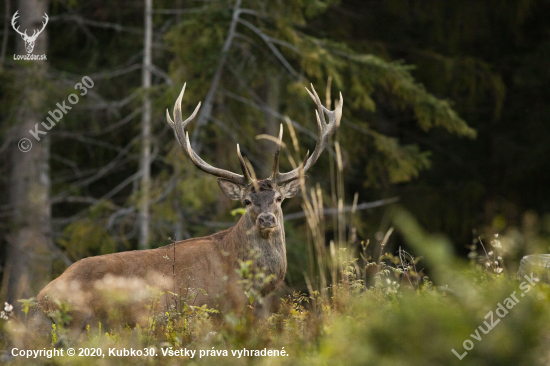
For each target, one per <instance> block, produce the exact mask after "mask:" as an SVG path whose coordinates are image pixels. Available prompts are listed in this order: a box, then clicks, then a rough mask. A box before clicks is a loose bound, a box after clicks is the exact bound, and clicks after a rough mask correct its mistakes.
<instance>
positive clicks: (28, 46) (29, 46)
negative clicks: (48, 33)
mask: <svg viewBox="0 0 550 366" xmlns="http://www.w3.org/2000/svg"><path fill="white" fill-rule="evenodd" d="M18 13H19V10H17V11H16V12H15V14H13V17H12V18H11V26H12V27H13V29H14V30H15V31H16V32H17V33H18V34H19V35H20V36H21V38H23V41H25V50H26V51H27V54H26V55H16V54H14V55H13V59H14V60H46V55H33V54H32V51H33V49H34V42H36V39H37V38H38V36H39V35H40V33H42V31H43V30H44V28H46V24H48V14H46V13H44V22H42V29H40V30H37V29H35V30H34V31H33V33H32V36H29V35H28V34H27V30H26V29H25V31H24V32H21V31H20V30H19V26H16V24H15V23H16V20H17V18H19V14H18Z"/></svg>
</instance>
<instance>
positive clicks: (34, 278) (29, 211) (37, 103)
mask: <svg viewBox="0 0 550 366" xmlns="http://www.w3.org/2000/svg"><path fill="white" fill-rule="evenodd" d="M48 4H49V2H48V1H47V0H19V1H18V7H17V9H18V10H19V14H20V17H19V18H18V22H19V24H20V29H21V30H24V29H28V30H29V32H28V34H32V31H33V30H34V29H40V28H41V27H42V22H43V21H44V18H43V16H44V13H46V12H47V11H48ZM47 40H48V28H47V27H46V28H45V29H44V31H43V32H42V33H41V34H40V35H39V36H38V38H37V39H36V42H35V46H34V51H33V53H34V54H36V55H41V54H46V49H47ZM16 42H17V43H16V52H17V54H20V55H24V54H27V52H26V50H25V43H24V42H23V39H22V38H21V37H19V36H17V37H16ZM15 62H21V63H22V64H21V69H20V77H18V79H17V85H16V90H18V93H19V98H20V99H19V100H20V106H19V111H18V113H17V118H18V121H17V126H16V128H14V130H13V133H14V134H15V136H14V138H13V140H14V141H18V140H20V139H21V138H25V137H28V138H30V139H32V137H31V136H30V134H29V130H34V127H35V125H36V124H40V123H41V122H42V120H43V117H44V113H45V112H46V111H47V110H48V108H47V106H46V105H45V98H46V94H45V91H44V90H43V89H41V88H37V87H36V85H42V84H43V82H42V79H44V78H45V76H46V70H47V67H48V65H47V62H46V61H15ZM23 63H26V64H27V65H25V66H28V67H23V66H24V65H23ZM42 130H43V128H42ZM32 143H33V146H32V148H31V150H30V151H28V152H23V151H21V150H20V149H19V145H18V144H17V143H12V144H11V147H10V165H11V166H10V180H9V203H10V205H11V207H12V208H13V216H12V218H13V221H12V225H11V230H10V234H9V235H8V236H7V241H8V253H7V254H8V260H7V265H6V272H5V273H4V276H8V277H7V280H5V281H3V282H4V283H7V286H8V287H7V301H8V302H10V303H15V304H14V305H16V300H17V299H20V298H28V297H32V296H36V294H37V293H38V291H39V290H40V289H41V288H42V287H44V286H45V285H46V284H47V283H48V282H49V281H50V277H51V264H52V258H53V257H52V252H51V250H50V247H51V246H52V245H53V243H52V236H51V205H50V175H49V174H50V169H49V154H50V146H49V135H46V136H44V137H43V138H42V139H41V141H35V140H34V139H32Z"/></svg>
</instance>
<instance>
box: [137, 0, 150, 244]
mask: <svg viewBox="0 0 550 366" xmlns="http://www.w3.org/2000/svg"><path fill="white" fill-rule="evenodd" d="M152 40H153V0H145V37H144V45H143V70H142V87H143V92H144V94H143V115H142V120H141V143H142V145H141V164H140V165H141V171H142V175H141V190H140V191H141V192H140V193H141V195H140V197H141V201H140V206H139V213H140V215H139V216H140V219H139V220H138V221H139V225H140V229H139V249H147V248H149V228H150V226H151V223H150V221H151V219H150V215H149V200H150V198H151V197H150V195H151V192H150V190H151V161H150V160H151V97H150V95H149V89H150V87H151V66H152V65H151V64H152V61H151V52H152V43H153V42H152Z"/></svg>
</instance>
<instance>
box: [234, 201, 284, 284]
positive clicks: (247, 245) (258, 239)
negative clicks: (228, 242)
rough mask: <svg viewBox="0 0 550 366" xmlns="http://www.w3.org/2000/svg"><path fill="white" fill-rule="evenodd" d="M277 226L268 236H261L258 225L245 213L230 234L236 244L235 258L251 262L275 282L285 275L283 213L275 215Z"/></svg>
mask: <svg viewBox="0 0 550 366" xmlns="http://www.w3.org/2000/svg"><path fill="white" fill-rule="evenodd" d="M275 216H276V217H277V220H278V223H279V225H277V228H276V229H275V230H273V231H272V232H271V233H270V234H269V235H267V236H266V235H262V234H261V232H260V230H259V228H258V225H256V223H255V222H254V221H253V220H252V219H251V217H250V215H249V214H248V213H245V214H244V215H243V216H242V217H241V219H240V220H239V222H238V223H237V225H236V226H235V227H234V230H233V232H232V236H233V238H232V239H233V240H234V243H235V244H236V246H235V249H236V254H237V258H238V259H240V260H243V261H244V260H252V261H253V263H254V264H255V265H257V266H258V267H259V268H262V269H263V271H264V273H265V274H266V275H274V276H275V281H274V282H277V283H278V282H279V281H282V280H283V279H284V277H285V273H286V266H287V262H286V245H285V230H284V227H283V213H282V211H280V210H279V212H277V213H276V215H275ZM236 264H237V263H236Z"/></svg>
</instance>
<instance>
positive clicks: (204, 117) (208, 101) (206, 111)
mask: <svg viewBox="0 0 550 366" xmlns="http://www.w3.org/2000/svg"><path fill="white" fill-rule="evenodd" d="M241 2H242V0H236V2H235V7H234V8H233V18H232V20H231V25H230V26H229V32H228V33H227V38H226V39H225V43H224V44H223V48H222V54H221V58H220V62H219V63H218V68H217V69H216V72H215V73H214V77H213V78H212V83H211V84H210V89H209V90H208V93H207V94H206V98H205V100H204V104H203V107H202V109H201V111H200V113H199V117H198V118H197V127H196V128H195V131H193V136H192V145H193V146H195V152H196V153H197V154H199V153H200V151H201V148H202V144H200V143H199V144H197V139H198V137H199V131H200V129H201V127H202V126H203V125H204V124H205V123H206V122H207V121H208V119H209V118H210V114H211V113H212V106H213V105H214V96H215V95H216V90H217V89H218V85H219V83H220V79H221V76H222V72H223V68H224V67H225V63H226V62H227V56H228V54H229V50H230V48H231V44H232V43H233V38H234V37H235V33H236V32H235V29H236V27H237V22H238V20H239V14H240V12H239V8H240V7H241Z"/></svg>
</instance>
